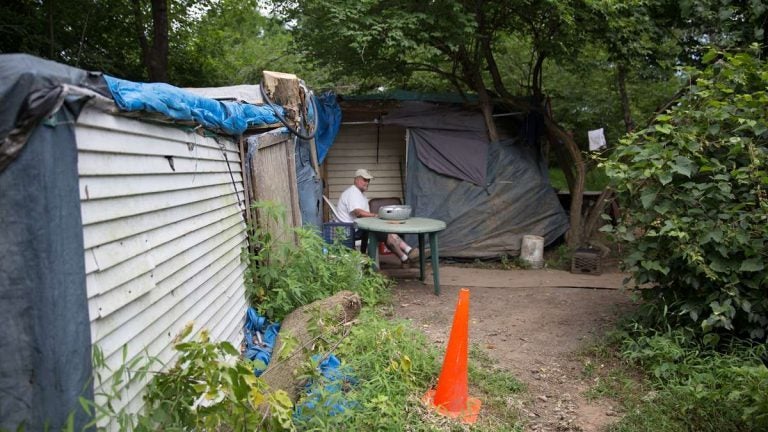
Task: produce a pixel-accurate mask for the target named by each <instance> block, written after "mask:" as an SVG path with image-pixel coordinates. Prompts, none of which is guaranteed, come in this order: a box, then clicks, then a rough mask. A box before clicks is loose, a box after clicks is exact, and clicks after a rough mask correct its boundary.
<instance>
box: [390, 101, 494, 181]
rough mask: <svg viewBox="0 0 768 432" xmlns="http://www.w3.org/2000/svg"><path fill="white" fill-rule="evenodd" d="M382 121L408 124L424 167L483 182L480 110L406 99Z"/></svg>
mask: <svg viewBox="0 0 768 432" xmlns="http://www.w3.org/2000/svg"><path fill="white" fill-rule="evenodd" d="M382 122H383V123H384V124H391V125H398V126H403V127H407V128H410V130H411V135H415V137H414V139H415V140H416V141H417V142H419V143H420V144H421V145H419V146H417V148H416V156H418V158H419V160H420V161H421V162H422V163H423V164H424V165H426V166H427V167H429V168H431V169H432V170H434V171H436V172H438V173H440V174H443V175H447V176H451V177H455V178H457V179H461V180H466V181H469V182H472V183H474V184H476V185H478V186H482V185H484V184H485V175H486V160H487V158H488V135H487V133H486V131H485V122H484V121H483V117H482V116H481V115H480V114H478V113H475V112H470V111H466V110H461V109H459V108H452V107H441V106H439V105H435V104H430V103H426V102H406V103H404V104H403V106H402V108H400V109H398V110H397V111H395V112H393V113H391V114H389V115H386V116H384V118H383V119H382Z"/></svg>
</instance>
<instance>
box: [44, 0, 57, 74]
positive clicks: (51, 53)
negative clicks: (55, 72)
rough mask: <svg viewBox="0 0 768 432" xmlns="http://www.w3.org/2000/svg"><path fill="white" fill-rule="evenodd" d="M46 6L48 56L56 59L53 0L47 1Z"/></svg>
mask: <svg viewBox="0 0 768 432" xmlns="http://www.w3.org/2000/svg"><path fill="white" fill-rule="evenodd" d="M45 6H46V8H45V9H46V14H47V15H48V44H49V53H48V58H49V59H51V60H56V57H54V55H56V43H55V41H54V38H53V34H54V33H53V28H54V26H53V22H54V19H53V16H54V12H53V0H47V1H46V2H45Z"/></svg>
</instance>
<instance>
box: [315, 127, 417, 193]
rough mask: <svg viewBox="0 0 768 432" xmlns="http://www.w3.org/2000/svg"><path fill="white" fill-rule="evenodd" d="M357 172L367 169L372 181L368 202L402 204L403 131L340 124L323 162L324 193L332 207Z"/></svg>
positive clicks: (393, 128) (390, 128)
mask: <svg viewBox="0 0 768 432" xmlns="http://www.w3.org/2000/svg"><path fill="white" fill-rule="evenodd" d="M377 144H378V157H377ZM358 168H366V169H367V170H368V171H370V172H371V174H373V176H374V177H375V179H374V180H373V181H372V182H371V184H370V186H369V187H368V192H366V196H367V197H368V198H369V199H371V198H388V197H399V198H400V200H403V199H404V196H403V183H402V178H403V176H404V175H405V128H402V127H396V126H377V125H375V124H364V125H343V124H342V126H341V129H340V130H339V134H338V135H337V136H336V140H335V141H334V143H333V146H332V147H331V149H330V150H329V152H328V156H327V157H326V159H325V173H326V182H327V189H326V193H327V195H328V197H329V198H330V199H331V201H332V202H333V203H334V204H335V203H336V202H338V200H339V196H340V195H341V193H342V192H343V191H344V189H346V188H348V187H349V186H350V185H351V184H352V180H353V179H354V175H355V170H356V169H358Z"/></svg>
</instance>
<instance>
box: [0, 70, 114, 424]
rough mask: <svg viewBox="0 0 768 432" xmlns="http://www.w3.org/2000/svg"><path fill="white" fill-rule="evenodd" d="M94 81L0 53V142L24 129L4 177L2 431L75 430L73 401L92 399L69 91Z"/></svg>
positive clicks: (74, 99)
mask: <svg viewBox="0 0 768 432" xmlns="http://www.w3.org/2000/svg"><path fill="white" fill-rule="evenodd" d="M94 78H96V77H95V76H94V75H92V74H89V73H87V72H85V71H82V70H79V69H75V68H71V67H68V66H64V65H60V64H57V63H53V62H50V61H46V60H41V59H37V58H34V57H30V56H26V55H2V56H0V103H2V107H3V110H2V111H0V139H2V140H3V141H2V142H3V143H7V142H8V141H7V138H8V137H9V135H12V132H11V131H12V130H13V129H14V127H17V130H18V126H19V125H20V124H22V126H24V128H28V130H29V133H28V134H25V135H24V137H25V140H24V143H23V148H20V151H18V152H17V154H16V157H15V159H14V160H10V161H9V162H11V163H10V164H9V165H8V166H7V167H6V168H5V169H2V170H0V197H2V199H0V227H2V234H0V319H2V324H1V327H2V330H0V347H2V348H0V429H9V430H15V429H16V427H17V425H18V424H19V423H22V422H24V423H25V424H26V430H29V431H39V430H44V424H45V423H46V422H47V423H48V424H49V425H50V426H51V428H50V429H51V430H59V429H60V428H61V426H62V425H63V423H64V422H65V420H66V418H67V416H68V415H69V413H70V412H78V413H79V414H78V416H77V417H76V418H75V429H76V430H80V429H81V428H82V426H83V425H84V424H85V423H86V420H87V419H85V418H84V416H83V415H82V412H81V410H80V409H79V404H78V396H84V397H86V398H89V399H93V395H92V390H91V388H90V377H91V340H90V327H89V320H88V307H87V300H86V285H85V263H84V258H83V253H84V251H83V232H82V222H81V217H80V199H79V190H78V173H77V146H76V143H75V136H74V122H75V119H76V118H77V115H78V113H79V111H80V109H81V108H82V105H83V102H84V98H83V97H82V96H72V94H73V92H70V90H71V89H70V88H68V86H70V85H72V86H82V87H86V88H90V90H97V91H98V90H100V88H101V87H100V86H101V85H102V84H101V83H99V82H98V80H96V81H94V80H93V79H94ZM89 83H92V84H93V87H90V84H89ZM74 93H76V92H74ZM68 95H69V96H68ZM55 97H60V100H59V101H58V102H52V101H51V99H52V98H54V99H55ZM59 104H62V105H61V108H60V109H58V111H57V112H56V113H55V114H54V115H53V116H50V117H49V116H48V114H49V113H50V112H51V111H50V109H51V108H54V109H55V107H56V106H58V105H59Z"/></svg>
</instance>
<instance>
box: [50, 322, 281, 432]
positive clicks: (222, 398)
mask: <svg viewBox="0 0 768 432" xmlns="http://www.w3.org/2000/svg"><path fill="white" fill-rule="evenodd" d="M192 330H193V325H192V323H189V324H187V326H185V328H184V329H183V330H182V331H181V332H180V333H179V334H178V335H177V336H176V338H175V339H174V341H173V345H174V349H175V350H176V351H177V352H178V358H177V360H176V363H175V364H174V365H173V367H171V368H169V369H167V370H164V371H153V370H151V369H153V367H154V368H157V369H160V368H161V366H162V363H160V362H159V360H157V359H155V358H152V357H149V356H148V355H140V356H137V357H135V358H134V359H132V360H130V361H127V358H126V354H127V348H124V349H123V363H122V364H121V366H120V367H119V368H118V369H117V370H115V371H113V373H112V374H111V381H109V382H102V379H101V372H102V371H105V370H110V369H109V367H108V366H107V364H106V362H105V361H104V356H103V354H102V352H101V350H100V349H99V348H98V347H94V352H93V364H94V372H95V375H96V383H95V384H96V388H97V389H101V390H100V391H98V392H97V394H96V396H97V400H96V401H90V400H86V399H84V398H81V400H80V403H81V405H82V407H83V409H84V410H85V412H86V413H87V415H88V416H89V417H90V418H91V419H92V420H91V422H90V423H89V424H88V425H86V429H88V430H91V429H90V428H91V427H92V426H94V425H98V426H99V430H102V429H103V428H104V426H106V425H107V423H109V427H108V428H107V429H118V430H120V431H126V432H131V431H133V432H150V431H160V430H168V431H171V430H173V431H176V430H178V431H182V430H189V431H192V430H201V431H209V430H210V431H214V430H215V431H230V430H232V431H235V430H294V427H293V422H292V420H291V416H292V414H293V403H292V402H291V400H290V398H289V397H288V395H287V394H286V393H285V391H283V390H277V391H274V392H273V391H270V389H269V388H268V386H267V384H266V383H265V382H264V381H263V380H262V379H261V378H259V377H256V376H255V375H254V374H253V368H254V366H255V364H254V362H251V361H248V360H243V359H242V358H241V357H240V353H239V352H238V351H237V349H236V348H235V347H234V346H232V344H230V343H229V342H227V341H219V342H214V341H211V340H210V337H209V334H208V331H207V330H206V329H202V330H201V331H200V332H199V335H198V336H197V337H196V338H195V339H193V338H188V337H189V336H190V335H191V334H192ZM150 374H151V375H150ZM148 376H152V379H151V380H150V381H149V383H148V385H147V387H146V391H145V393H144V395H143V399H144V408H143V410H142V411H141V412H131V411H130V410H129V408H128V407H126V406H124V407H122V408H120V409H116V408H115V406H116V402H117V401H119V400H121V399H123V398H125V397H126V390H127V389H128V387H129V386H130V385H131V384H141V383H142V382H144V380H145V378H146V377H148ZM267 407H268V410H267ZM266 412H268V415H267V414H265V413H266ZM73 415H74V414H73ZM63 431H64V432H74V426H73V424H71V423H70V424H69V426H68V427H65V428H64V429H63Z"/></svg>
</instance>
